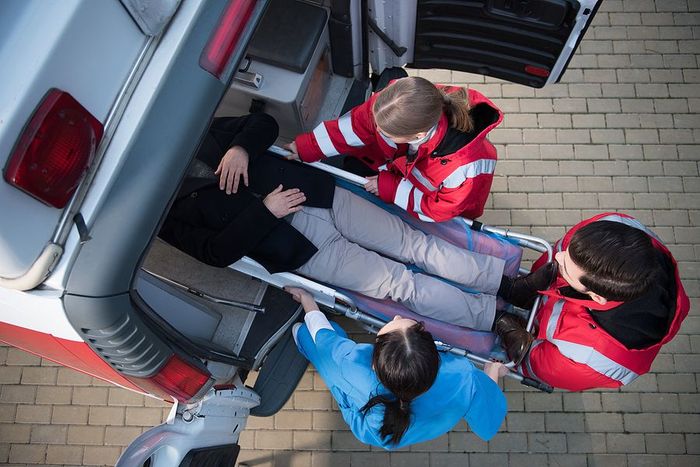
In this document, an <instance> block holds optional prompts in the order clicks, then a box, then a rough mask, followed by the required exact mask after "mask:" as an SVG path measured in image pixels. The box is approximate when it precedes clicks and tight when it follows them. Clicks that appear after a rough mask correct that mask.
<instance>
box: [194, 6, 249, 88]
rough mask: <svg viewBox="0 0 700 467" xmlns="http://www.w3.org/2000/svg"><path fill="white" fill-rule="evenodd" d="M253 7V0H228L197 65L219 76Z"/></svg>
mask: <svg viewBox="0 0 700 467" xmlns="http://www.w3.org/2000/svg"><path fill="white" fill-rule="evenodd" d="M254 7H255V0H231V1H230V2H229V4H228V6H227V7H226V10H225V11H224V14H223V15H222V16H221V19H220V20H219V24H217V25H216V29H215V30H214V33H213V34H212V36H211V37H210V38H209V42H207V45H206V47H205V48H204V51H203V52H202V55H201V56H200V57H199V66H201V67H202V68H204V69H205V70H207V71H208V72H209V73H211V74H212V75H214V76H216V77H217V78H221V75H222V74H223V72H224V69H225V68H226V65H228V63H229V60H230V59H231V55H233V52H234V51H235V50H236V45H238V40H239V39H240V37H241V34H242V33H243V30H244V29H245V27H246V25H247V24H248V20H249V19H250V15H251V14H252V13H253V8H254Z"/></svg>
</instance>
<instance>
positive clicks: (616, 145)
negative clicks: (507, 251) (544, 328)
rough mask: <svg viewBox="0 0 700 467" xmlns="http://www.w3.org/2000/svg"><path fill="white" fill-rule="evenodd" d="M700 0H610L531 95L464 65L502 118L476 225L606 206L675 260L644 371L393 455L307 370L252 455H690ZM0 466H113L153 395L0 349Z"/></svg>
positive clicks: (431, 75)
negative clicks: (489, 436) (491, 177)
mask: <svg viewBox="0 0 700 467" xmlns="http://www.w3.org/2000/svg"><path fill="white" fill-rule="evenodd" d="M699 54H700V1H698V0H688V1H686V0H664V1H662V0H659V1H656V2H654V1H651V0H634V1H632V0H625V1H616V0H606V1H605V2H604V4H603V7H602V10H601V11H600V12H599V13H598V15H597V17H596V19H595V22H594V24H593V26H592V27H591V28H590V29H589V31H588V32H587V35H586V39H585V40H584V41H583V42H582V43H581V46H580V49H579V51H578V52H577V54H576V56H575V57H574V59H573V60H572V62H571V65H570V66H569V70H568V71H567V73H566V75H565V76H564V79H563V81H562V83H561V84H557V85H553V86H551V87H548V88H547V89H544V90H533V89H530V88H525V87H522V86H518V85H513V84H505V83H503V82H500V81H497V80H493V79H484V78H482V77H480V76H474V75H470V74H465V73H457V72H449V71H421V72H420V75H421V76H424V77H426V78H428V79H431V80H434V81H436V82H452V83H457V84H469V85H471V86H473V87H474V88H476V89H478V90H480V91H482V92H483V93H484V94H486V95H487V96H489V97H490V98H492V99H493V100H494V101H495V102H496V103H497V104H498V105H499V106H500V107H501V108H502V109H503V110H504V112H505V115H506V117H505V122H504V124H503V125H502V126H501V127H500V128H499V129H497V130H496V131H494V132H493V133H492V137H491V141H493V143H495V144H496V145H497V146H498V150H499V154H500V161H499V163H498V167H497V169H496V171H497V175H498V176H497V177H496V179H495V182H494V186H493V192H492V195H491V198H490V201H489V205H488V211H487V213H486V215H485V216H484V220H485V221H486V222H488V223H491V224H494V225H504V226H513V227H514V228H515V229H516V230H519V231H522V232H532V233H533V234H535V235H538V236H542V237H545V238H547V239H550V240H555V239H557V238H558V237H559V236H561V234H563V233H564V226H570V225H572V224H575V223H576V222H578V221H580V220H581V219H583V218H586V217H589V216H590V215H592V214H594V213H597V212H600V211H602V210H622V211H625V212H628V213H630V214H633V215H634V216H636V217H638V218H639V219H641V220H642V221H643V222H644V223H646V224H647V225H649V226H652V227H653V228H654V230H655V231H656V232H657V233H658V234H660V236H661V237H662V238H663V240H664V241H666V242H667V243H668V244H669V245H670V247H671V249H672V251H673V253H674V255H675V256H676V258H677V260H678V262H679V265H680V270H681V275H682V277H683V280H684V283H685V287H686V289H687V292H688V294H689V295H690V296H691V300H692V309H691V314H690V316H689V317H688V319H687V320H686V321H685V323H684V325H683V327H682V329H681V332H680V334H679V335H678V336H677V337H676V338H675V340H674V341H673V342H672V343H670V344H669V345H667V346H666V347H665V348H664V349H663V350H662V353H661V354H660V355H659V357H658V358H657V360H656V362H655V364H654V367H653V372H652V373H650V374H648V375H646V376H643V377H641V378H639V380H637V381H636V382H635V383H633V384H631V385H630V386H628V387H626V388H624V389H623V390H621V391H591V392H587V393H564V392H555V393H554V394H542V393H538V392H534V391H530V390H526V389H523V388H522V387H520V386H517V385H511V384H506V387H505V390H506V395H507V397H508V405H509V410H510V413H509V415H508V417H507V419H506V422H505V424H504V425H503V428H502V430H501V433H500V434H499V435H498V436H496V437H495V438H494V439H493V440H492V441H491V442H489V443H485V442H482V441H480V440H479V439H478V438H476V437H475V436H474V435H473V434H472V433H471V432H470V431H469V430H468V429H467V427H466V426H465V425H464V424H461V425H459V426H457V427H456V429H455V430H453V431H452V432H451V433H449V434H447V435H445V436H442V437H440V438H438V439H436V440H434V441H432V442H429V443H424V444H420V445H416V446H413V447H412V448H410V449H406V450H402V451H399V452H396V453H391V454H389V453H387V452H382V451H379V450H375V449H369V448H368V447H367V446H365V445H363V444H360V443H359V442H357V441H355V439H354V438H353V436H352V434H351V433H350V432H349V431H348V430H347V427H346V426H345V424H344V423H343V421H342V418H341V417H340V415H339V412H338V411H337V410H335V409H334V407H333V403H332V401H331V397H330V394H329V393H328V391H327V390H326V388H325V387H324V385H323V383H322V381H321V380H320V379H319V377H318V375H317V373H315V372H314V371H312V370H309V371H307V373H306V374H305V376H304V378H303V380H302V382H301V384H300V386H299V388H298V389H297V391H296V392H295V394H294V396H293V398H292V399H291V400H290V401H289V402H288V403H287V405H286V406H285V407H284V409H283V410H282V411H281V412H279V413H278V414H277V415H275V416H274V417H271V418H252V419H251V420H250V422H249V427H248V429H247V430H246V431H245V432H244V433H243V435H242V437H241V441H240V444H241V446H242V448H243V450H242V453H241V456H240V459H239V460H241V461H245V462H246V463H247V464H248V465H250V466H256V467H260V466H269V465H275V466H309V465H311V466H314V467H326V466H331V465H332V466H334V467H343V466H353V467H354V466H362V467H369V466H375V465H377V466H382V465H392V466H393V465H396V466H398V465H401V466H403V467H407V466H413V465H415V466H428V465H429V466H432V467H444V466H460V467H464V466H467V465H470V464H471V465H474V466H480V467H487V466H503V465H517V466H522V465H529V466H539V465H546V464H550V465H566V466H568V467H576V466H589V467H592V466H607V465H609V466H614V467H625V466H656V465H673V466H674V467H681V466H698V465H700V395H699V394H698V386H699V385H700V378H699V374H700V358H699V356H698V354H699V353H700V313H699V312H698V304H699V302H698V298H699V297H700V281H699V279H700V177H699V176H698V164H699V160H700V155H699V154H698V149H699V148H698V142H700V116H699V115H698V111H699V110H700V71H699V70H698V57H699ZM0 384H2V387H1V390H0V463H10V464H13V465H24V464H28V465H36V464H40V465H43V464H57V465H60V464H65V465H80V464H83V465H98V464H113V463H114V461H115V460H116V458H117V457H118V455H119V453H120V452H121V450H122V449H123V447H124V446H125V445H127V444H128V443H129V441H130V440H131V439H133V438H134V437H135V436H136V435H138V434H139V433H140V432H141V431H142V430H143V429H145V427H149V426H152V425H153V424H156V423H158V422H159V421H160V420H161V419H162V418H163V417H164V414H165V413H166V412H167V407H166V405H165V404H163V403H161V402H159V401H153V400H150V399H145V398H143V397H141V396H138V395H135V394H132V393H129V392H127V391H124V390H121V389H118V388H115V387H110V386H108V385H105V384H104V383H101V382H98V381H95V380H93V379H91V378H89V377H86V376H84V375H81V374H78V373H75V372H73V371H72V370H69V369H66V368H61V367H57V366H54V365H52V364H51V363H49V362H46V361H42V360H40V359H39V358H37V357H34V356H31V355H28V354H25V353H24V352H21V351H18V350H16V349H12V348H7V347H0Z"/></svg>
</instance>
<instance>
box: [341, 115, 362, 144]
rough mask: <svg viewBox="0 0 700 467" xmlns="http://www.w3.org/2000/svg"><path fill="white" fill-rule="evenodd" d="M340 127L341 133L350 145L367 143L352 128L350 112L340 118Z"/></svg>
mask: <svg viewBox="0 0 700 467" xmlns="http://www.w3.org/2000/svg"><path fill="white" fill-rule="evenodd" d="M338 128H339V129H340V133H341V134H342V135H343V138H345V142H346V143H347V145H348V146H364V145H365V143H363V142H362V140H361V139H360V137H359V136H357V135H356V134H355V131H354V130H353V129H352V117H351V115H350V112H347V113H346V114H345V115H343V116H342V117H340V118H339V119H338Z"/></svg>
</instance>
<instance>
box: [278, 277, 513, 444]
mask: <svg viewBox="0 0 700 467" xmlns="http://www.w3.org/2000/svg"><path fill="white" fill-rule="evenodd" d="M285 290H287V292H289V293H290V294H291V295H292V297H294V299H295V300H297V301H298V302H300V303H301V304H302V306H303V307H304V311H305V316H304V323H303V324H302V323H297V324H296V325H295V327H294V329H293V332H294V338H295V341H296V343H297V346H298V348H299V351H300V352H301V353H302V354H303V355H304V356H305V357H306V358H308V359H309V361H310V362H311V363H313V365H314V366H315V367H316V369H317V371H318V372H319V374H320V375H321V377H322V378H323V381H324V382H325V383H326V385H327V386H328V388H329V389H330V391H331V394H333V397H334V398H335V400H336V402H337V403H338V407H340V411H341V412H342V414H343V418H344V419H345V421H346V422H347V424H348V425H349V426H350V429H351V430H352V432H353V434H354V435H355V436H356V437H357V439H359V440H360V441H362V442H363V443H367V444H371V445H372V446H378V447H381V448H384V449H399V448H401V447H404V446H408V445H410V444H414V443H420V442H423V441H428V440H431V439H433V438H437V437H438V436H441V435H443V434H445V433H447V432H448V431H449V430H451V429H452V428H453V427H454V426H455V425H456V424H457V423H458V422H459V421H460V420H461V419H465V420H466V421H467V423H468V424H469V426H470V428H471V430H472V431H473V432H474V433H475V434H476V435H478V436H479V437H480V438H482V439H484V440H489V439H491V438H492V437H493V436H494V435H495V434H496V432H498V429H499V428H500V426H501V424H502V423H503V419H504V418H505V415H506V399H505V396H504V395H503V393H502V392H501V390H500V388H499V387H498V384H497V383H496V382H497V380H498V377H499V376H503V375H504V374H505V373H506V372H507V371H508V369H507V368H506V367H505V366H504V365H502V364H500V363H495V362H493V363H488V364H486V366H485V368H484V371H481V370H479V369H477V368H476V367H475V366H474V365H473V364H472V363H471V362H470V361H469V360H468V359H466V358H464V357H459V356H456V355H452V354H449V353H443V354H440V353H438V350H437V348H436V346H435V343H434V341H433V337H432V335H431V334H430V333H429V332H427V331H425V330H424V329H423V325H422V324H421V323H418V322H416V321H413V320H411V319H406V318H402V317H400V316H396V317H395V318H394V319H393V320H392V321H390V322H388V323H387V324H386V325H385V326H384V327H382V328H381V329H380V330H379V332H378V333H377V339H376V342H375V344H374V345H372V344H358V343H356V342H354V341H352V340H350V339H348V337H347V334H346V333H345V331H343V329H342V328H341V327H340V326H338V325H337V324H336V323H331V322H329V321H328V319H326V316H325V315H324V314H323V313H322V312H320V311H319V308H318V305H317V304H316V302H315V301H314V299H313V297H312V296H311V295H310V294H309V293H308V292H307V291H305V290H304V289H301V288H297V287H286V288H285Z"/></svg>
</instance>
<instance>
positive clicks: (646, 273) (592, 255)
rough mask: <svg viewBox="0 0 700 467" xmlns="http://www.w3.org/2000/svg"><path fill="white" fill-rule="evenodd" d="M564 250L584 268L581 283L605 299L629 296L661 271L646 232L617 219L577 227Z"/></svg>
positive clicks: (645, 287)
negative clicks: (566, 248) (566, 249)
mask: <svg viewBox="0 0 700 467" xmlns="http://www.w3.org/2000/svg"><path fill="white" fill-rule="evenodd" d="M568 252H569V255H570V256H571V259H572V260H573V261H574V263H576V265H577V266H579V267H580V268H581V269H583V271H584V275H583V277H582V278H581V279H580V281H581V283H582V284H583V285H584V286H585V287H586V288H587V289H588V290H590V291H591V292H594V293H596V294H598V295H600V296H601V297H605V298H606V299H608V300H615V301H628V300H633V299H635V298H637V297H639V296H641V295H642V294H644V293H645V292H646V291H647V290H649V287H650V286H651V285H652V283H653V282H654V281H655V280H656V279H657V277H658V276H659V275H660V274H661V265H660V264H659V258H658V254H659V253H658V252H657V251H656V248H654V245H653V244H652V241H651V238H650V237H649V235H647V234H646V233H645V232H643V231H641V230H639V229H636V228H634V227H630V226H628V225H626V224H623V223H620V222H613V221H597V222H592V223H590V224H588V225H586V226H584V227H581V228H580V229H578V230H577V231H576V232H575V233H574V234H573V235H572V237H571V241H570V242H569V246H568Z"/></svg>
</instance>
